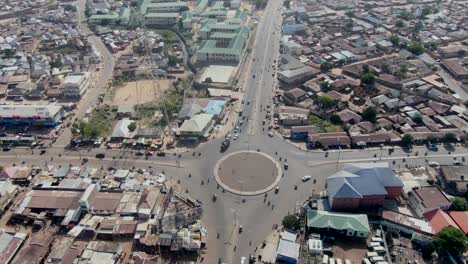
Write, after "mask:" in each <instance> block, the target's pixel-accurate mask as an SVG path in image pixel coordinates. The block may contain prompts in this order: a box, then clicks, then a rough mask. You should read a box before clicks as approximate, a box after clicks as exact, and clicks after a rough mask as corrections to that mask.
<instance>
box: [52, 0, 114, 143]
mask: <svg viewBox="0 0 468 264" xmlns="http://www.w3.org/2000/svg"><path fill="white" fill-rule="evenodd" d="M76 6H77V13H78V19H77V20H78V27H79V29H80V31H81V33H82V34H85V35H88V41H89V43H90V44H91V46H93V47H94V49H95V50H96V51H97V53H98V54H99V55H100V57H101V65H102V67H101V68H100V71H99V72H94V73H91V74H92V75H93V76H96V74H97V77H95V78H93V80H96V79H97V82H96V83H95V84H94V85H91V86H90V87H91V88H90V89H88V91H87V92H86V94H84V97H83V98H81V100H80V101H79V103H78V109H77V110H76V112H75V114H76V115H75V117H76V118H81V117H83V116H84V114H85V113H86V111H87V110H88V109H89V108H90V107H91V106H92V105H93V104H94V105H96V104H97V102H98V97H99V94H101V93H104V91H105V88H106V86H107V84H108V83H109V80H110V79H111V78H112V75H113V71H114V63H115V62H114V57H113V55H112V54H111V53H110V52H109V50H108V49H107V48H106V46H105V45H104V43H103V42H102V40H101V38H100V37H98V36H96V35H94V33H93V32H92V31H91V30H90V29H89V27H88V23H87V22H86V15H85V8H86V0H78V1H77V5H76ZM70 139H71V132H70V129H65V131H63V133H62V134H61V135H60V136H59V137H58V138H57V140H56V142H55V145H56V146H59V147H63V146H66V145H68V143H70Z"/></svg>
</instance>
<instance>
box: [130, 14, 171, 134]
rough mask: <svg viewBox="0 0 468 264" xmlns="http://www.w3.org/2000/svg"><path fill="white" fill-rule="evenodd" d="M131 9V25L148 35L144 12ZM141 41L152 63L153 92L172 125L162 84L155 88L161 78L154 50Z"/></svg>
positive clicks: (167, 120) (168, 122) (143, 40)
mask: <svg viewBox="0 0 468 264" xmlns="http://www.w3.org/2000/svg"><path fill="white" fill-rule="evenodd" d="M131 10H132V13H133V15H132V19H131V23H130V25H141V27H142V29H143V32H144V36H146V35H147V34H146V33H147V32H148V30H147V28H146V26H145V23H144V22H143V21H142V20H141V15H142V14H140V13H139V12H138V11H136V10H135V8H133V7H131ZM134 23H136V24H134ZM139 41H140V44H141V45H143V47H144V49H145V53H146V59H147V60H148V62H149V65H150V75H151V78H152V79H153V93H154V95H155V97H156V98H155V101H156V102H157V103H158V104H157V108H159V109H161V107H160V106H162V110H163V114H164V117H165V118H166V122H167V126H168V127H170V121H169V115H168V114H167V108H166V102H165V100H163V93H161V91H160V86H159V83H158V82H157V83H156V88H155V85H154V84H155V83H154V81H158V80H159V79H158V77H157V76H156V75H155V74H154V72H155V70H156V69H157V67H156V65H155V64H154V61H153V56H152V52H151V50H150V49H149V47H148V45H147V44H146V41H145V39H144V38H143V39H141V40H140V39H139ZM158 95H159V96H158ZM170 131H171V130H170Z"/></svg>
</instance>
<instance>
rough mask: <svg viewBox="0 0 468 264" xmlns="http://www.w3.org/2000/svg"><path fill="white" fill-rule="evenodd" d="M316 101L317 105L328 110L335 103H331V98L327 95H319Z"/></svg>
mask: <svg viewBox="0 0 468 264" xmlns="http://www.w3.org/2000/svg"><path fill="white" fill-rule="evenodd" d="M317 100H318V102H319V104H320V105H321V106H323V107H325V108H328V107H330V106H332V105H333V104H334V103H335V101H333V98H331V97H330V96H328V95H321V96H319V97H318V98H317Z"/></svg>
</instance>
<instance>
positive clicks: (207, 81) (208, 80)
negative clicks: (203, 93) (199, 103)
mask: <svg viewBox="0 0 468 264" xmlns="http://www.w3.org/2000/svg"><path fill="white" fill-rule="evenodd" d="M205 82H206V83H212V82H213V80H212V79H211V77H207V78H206V79H205Z"/></svg>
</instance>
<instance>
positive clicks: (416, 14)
mask: <svg viewBox="0 0 468 264" xmlns="http://www.w3.org/2000/svg"><path fill="white" fill-rule="evenodd" d="M351 7H355V8H351ZM466 9H467V6H466V3H465V2H463V1H462V2H453V3H450V4H447V3H440V4H433V3H425V1H423V2H420V1H419V2H418V3H415V4H408V5H402V2H401V1H387V2H385V3H375V2H372V3H370V2H366V1H343V2H342V3H341V2H339V1H332V2H327V3H323V2H310V1H301V0H298V1H293V2H291V3H290V5H289V7H288V8H287V10H286V11H285V13H284V20H283V25H282V37H281V53H282V55H281V58H280V61H279V65H278V66H279V67H278V69H277V71H278V79H279V84H280V90H279V91H278V92H277V98H275V102H276V106H277V108H276V109H277V110H276V111H275V114H276V115H277V118H278V119H279V120H278V121H279V122H278V123H281V120H280V119H281V118H280V115H281V114H280V113H281V107H282V104H285V105H287V106H291V107H296V108H302V109H305V110H307V111H308V112H309V114H308V124H300V126H304V125H309V126H308V127H307V129H306V128H297V129H296V128H295V126H298V125H293V124H294V123H295V122H288V124H290V125H283V126H282V127H280V128H278V129H279V130H280V132H281V134H283V135H285V136H286V137H290V138H292V139H296V138H300V139H301V140H298V142H300V141H302V142H305V143H306V144H307V145H308V146H309V147H311V148H316V147H317V148H318V147H322V148H337V147H349V148H353V147H365V146H379V145H383V144H393V145H398V144H406V143H404V142H410V144H411V143H425V142H427V141H430V142H438V141H445V142H453V141H457V140H464V139H466V132H467V127H468V116H467V114H468V112H467V109H466V102H467V100H468V93H467V91H466V84H465V83H466V72H467V71H468V68H467V57H466V56H467V54H468V52H467V51H468V46H467V45H468V43H467V42H466V38H467V36H468V35H467V31H466V23H464V20H463V17H464V15H463V13H464V12H463V11H462V10H464V11H466ZM369 76H370V77H369ZM367 77H369V78H370V80H368V78H367ZM367 111H370V112H373V114H371V117H370V118H369V116H368V115H366V113H368V112H367ZM374 111H375V112H374ZM298 121H299V120H298ZM297 123H299V122H297ZM306 130H307V134H308V135H307V136H304V134H305V133H306V132H305V131H306ZM338 135H339V137H338ZM405 136H406V137H405ZM403 138H405V140H403ZM408 139H409V140H408ZM402 141H403V143H402Z"/></svg>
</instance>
